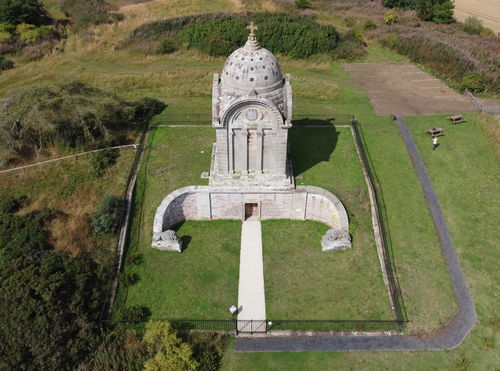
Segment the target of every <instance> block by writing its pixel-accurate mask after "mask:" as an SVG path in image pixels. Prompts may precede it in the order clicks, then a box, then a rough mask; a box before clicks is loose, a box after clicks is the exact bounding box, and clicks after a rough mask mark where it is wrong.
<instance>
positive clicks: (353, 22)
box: [344, 17, 358, 27]
mask: <svg viewBox="0 0 500 371" xmlns="http://www.w3.org/2000/svg"><path fill="white" fill-rule="evenodd" d="M356 23H358V20H357V19H356V18H354V17H347V18H344V24H345V25H346V26H347V27H354V26H355V25H356Z"/></svg>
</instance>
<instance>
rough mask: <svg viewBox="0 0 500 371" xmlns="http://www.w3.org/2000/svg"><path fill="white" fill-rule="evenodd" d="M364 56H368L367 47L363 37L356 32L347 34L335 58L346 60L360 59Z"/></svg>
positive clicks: (338, 47)
mask: <svg viewBox="0 0 500 371" xmlns="http://www.w3.org/2000/svg"><path fill="white" fill-rule="evenodd" d="M364 55H366V45H365V43H364V42H363V39H362V36H361V35H360V34H358V33H357V32H355V31H348V32H347V33H345V34H344V35H343V36H342V37H341V41H340V43H339V45H338V46H337V49H336V50H335V56H336V57H337V58H340V59H345V60H354V59H358V58H360V57H363V56H364Z"/></svg>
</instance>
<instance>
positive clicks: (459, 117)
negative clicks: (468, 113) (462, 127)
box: [448, 115, 465, 124]
mask: <svg viewBox="0 0 500 371" xmlns="http://www.w3.org/2000/svg"><path fill="white" fill-rule="evenodd" d="M448 120H450V121H451V122H452V123H453V124H458V123H461V122H465V119H464V116H463V115H455V116H449V117H448Z"/></svg>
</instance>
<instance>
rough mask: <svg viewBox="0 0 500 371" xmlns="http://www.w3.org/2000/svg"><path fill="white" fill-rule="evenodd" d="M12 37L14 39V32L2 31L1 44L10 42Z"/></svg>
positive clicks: (0, 32)
mask: <svg viewBox="0 0 500 371" xmlns="http://www.w3.org/2000/svg"><path fill="white" fill-rule="evenodd" d="M11 39H12V34H10V33H8V32H5V31H0V44H3V43H6V42H9V41H10V40H11Z"/></svg>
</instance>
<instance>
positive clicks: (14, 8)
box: [0, 0, 51, 26]
mask: <svg viewBox="0 0 500 371" xmlns="http://www.w3.org/2000/svg"><path fill="white" fill-rule="evenodd" d="M50 21H51V19H50V17H49V15H48V13H47V11H46V10H45V7H44V6H43V3H42V1H40V0H0V23H10V24H14V25H16V24H20V23H29V24H34V25H37V26H38V25H42V24H48V23H49V22H50Z"/></svg>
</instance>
